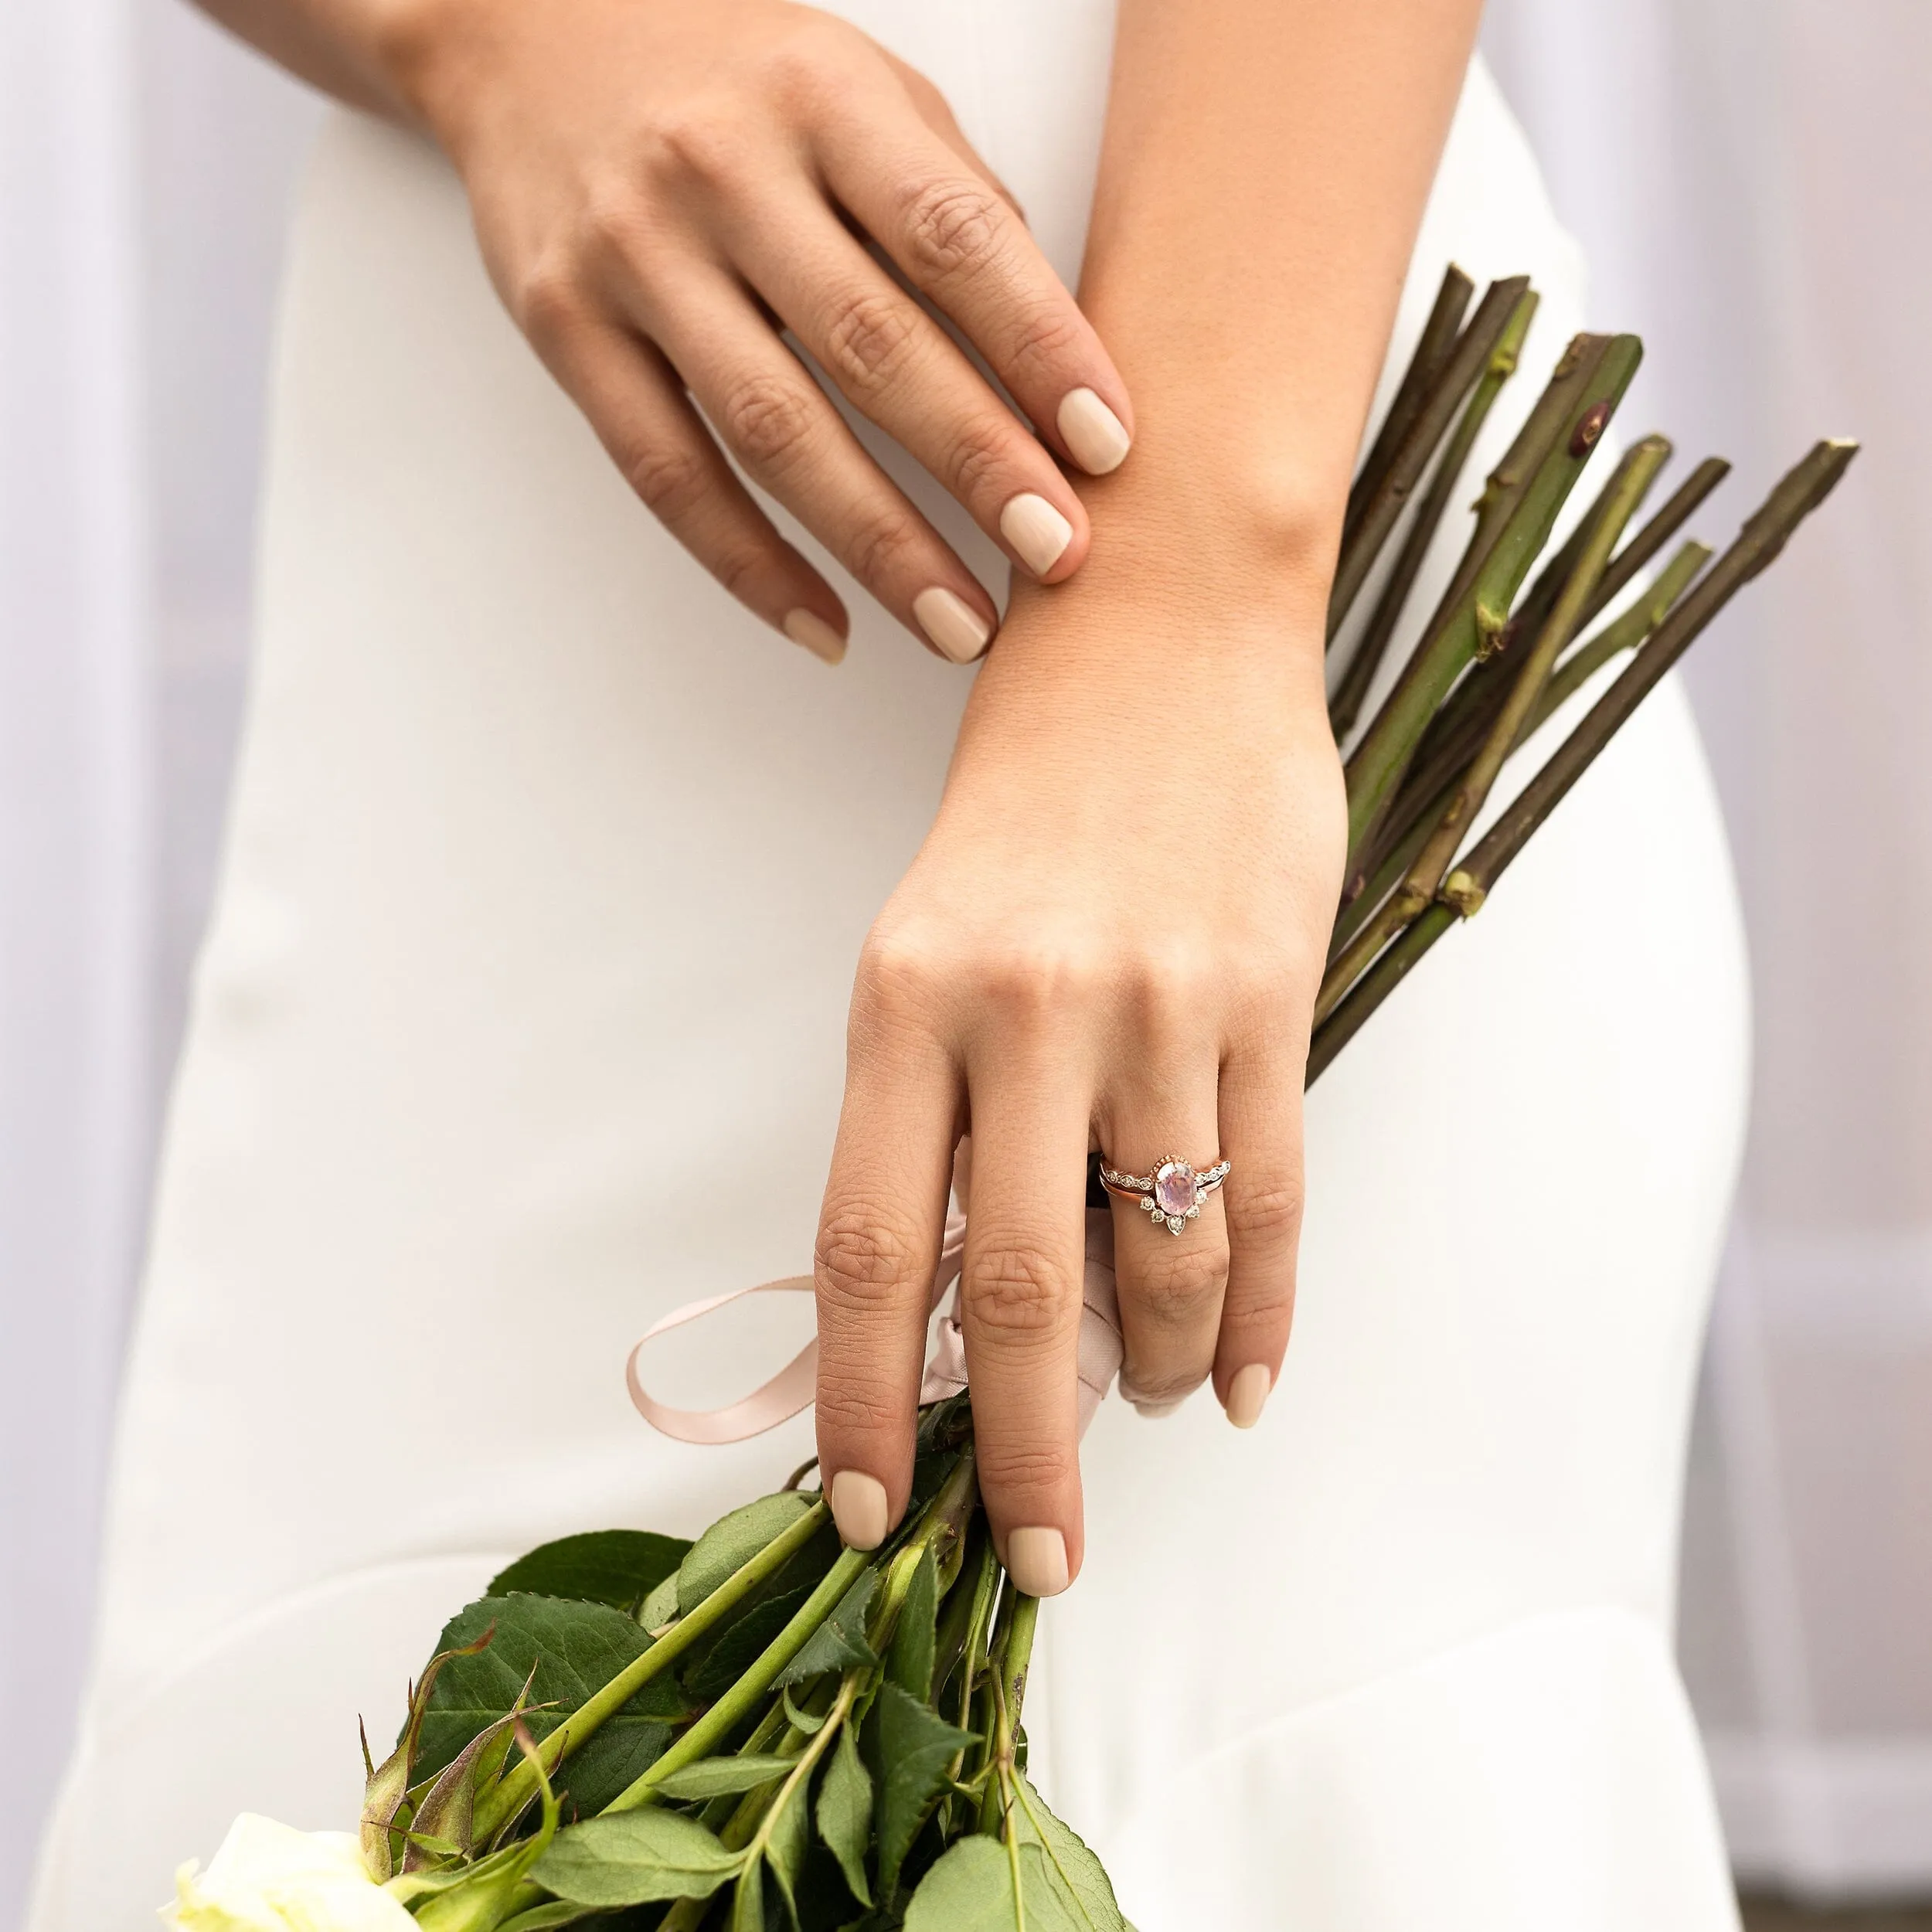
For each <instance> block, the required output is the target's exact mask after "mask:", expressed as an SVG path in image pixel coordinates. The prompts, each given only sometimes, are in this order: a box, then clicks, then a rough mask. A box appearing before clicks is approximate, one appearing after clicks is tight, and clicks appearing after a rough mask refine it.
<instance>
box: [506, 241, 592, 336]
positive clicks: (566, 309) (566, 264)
mask: <svg viewBox="0 0 1932 1932" xmlns="http://www.w3.org/2000/svg"><path fill="white" fill-rule="evenodd" d="M589 307H590V305H589V304H588V302H587V300H586V298H585V294H584V287H583V278H582V277H581V276H580V274H578V272H577V265H576V264H575V263H574V262H573V261H571V260H569V259H567V258H566V257H565V256H564V255H563V253H561V252H560V251H558V250H548V251H546V252H545V253H543V254H540V255H539V256H538V257H536V260H533V261H532V262H531V264H529V267H526V269H525V270H524V271H523V273H522V275H520V276H519V277H518V278H517V281H516V283H515V287H514V288H513V290H512V296H511V301H510V309H511V312H512V315H514V316H515V318H516V323H517V326H518V327H519V328H520V329H522V332H523V333H524V334H525V335H527V336H528V337H529V338H530V340H531V341H532V342H534V343H536V345H538V346H539V348H543V347H544V346H546V345H549V344H551V343H553V342H558V341H560V339H561V338H563V337H564V336H566V335H568V334H569V333H570V331H571V330H572V329H573V328H576V327H577V326H578V325H580V323H582V322H583V321H584V320H585V319H586V318H587V315H588V314H589Z"/></svg>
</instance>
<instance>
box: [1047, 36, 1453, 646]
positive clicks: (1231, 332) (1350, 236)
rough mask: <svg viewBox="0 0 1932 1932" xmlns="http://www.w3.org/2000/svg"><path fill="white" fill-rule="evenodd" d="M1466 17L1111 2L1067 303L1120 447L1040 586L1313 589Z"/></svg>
mask: <svg viewBox="0 0 1932 1932" xmlns="http://www.w3.org/2000/svg"><path fill="white" fill-rule="evenodd" d="M1480 12H1481V7H1480V4H1479V0H1121V9H1120V24H1119V29H1118V39H1117V49H1116V53H1115V60H1114V80H1113V92H1112V98H1111V104H1110V107H1109V111H1108V116H1107V134H1106V142H1105V147H1104V152H1103V156H1102V161H1101V167H1100V180H1099V185H1098V189H1097V194H1096V197H1095V204H1094V218H1093V224H1092V228H1091V231H1090V239H1089V242H1088V247H1087V263H1086V267H1085V270H1084V273H1083V285H1082V288H1081V291H1080V293H1081V301H1082V305H1083V307H1084V308H1085V309H1086V311H1087V314H1088V315H1089V316H1090V318H1091V319H1092V321H1094V325H1095V326H1096V327H1097V328H1098V330H1099V331H1100V335H1101V337H1102V338H1103V339H1104V341H1105V342H1107V344H1108V345H1109V346H1110V347H1111V349H1112V351H1113V353H1114V357H1115V359H1116V361H1117V364H1118V366H1119V367H1120V369H1121V372H1122V373H1123V375H1124V376H1125V378H1126V380H1127V383H1128V387H1129V389H1130V391H1131V393H1132V395H1133V396H1134V410H1135V418H1136V421H1135V431H1134V454H1133V457H1132V459H1131V461H1129V462H1128V463H1127V464H1125V465H1124V467H1123V468H1121V471H1119V472H1118V474H1116V475H1114V476H1112V477H1109V478H1103V479H1100V481H1097V482H1094V483H1093V484H1090V485H1085V486H1083V495H1085V496H1086V497H1087V501H1088V502H1089V504H1090V506H1091V509H1092V514H1093V519H1094V551H1093V555H1092V557H1091V559H1090V562H1089V563H1088V565H1087V569H1086V570H1085V571H1084V572H1083V573H1082V576H1081V577H1080V580H1078V583H1077V585H1070V586H1068V587H1066V591H1065V592H1064V593H1060V592H1056V594H1055V596H1056V598H1057V597H1060V596H1061V595H1066V596H1068V597H1076V596H1077V597H1078V598H1079V599H1080V600H1082V601H1087V600H1109V599H1117V598H1119V597H1123V596H1124V597H1128V598H1129V599H1130V600H1131V601H1132V602H1133V603H1134V604H1137V605H1138V606H1139V607H1142V608H1147V607H1149V606H1150V605H1151V606H1153V607H1156V608H1158V607H1161V606H1162V605H1163V604H1165V605H1167V606H1168V608H1169V609H1170V611H1171V612H1172V614H1173V615H1175V617H1182V616H1184V614H1185V613H1186V612H1187V611H1189V609H1190V608H1192V609H1196V610H1198V609H1199V607H1200V604H1201V600H1202V598H1203V597H1211V598H1212V599H1213V602H1214V603H1215V604H1216V605H1219V606H1221V607H1226V605H1227V604H1229V603H1230V601H1233V600H1248V601H1250V603H1251V604H1253V606H1254V607H1257V608H1258V609H1267V608H1270V607H1274V608H1278V607H1279V606H1280V603H1281V599H1282V597H1284V595H1294V596H1298V597H1301V599H1302V600H1304V601H1306V600H1311V599H1325V596H1326V589H1327V580H1328V571H1329V570H1330V568H1331V566H1332V561H1333V557H1334V553H1335V543H1336V540H1337V538H1338V533H1339V530H1340V526H1341V518H1342V508H1343V505H1344V502H1345V498H1346V495H1347V490H1348V485H1349V474H1350V470H1351V468H1352V463H1353V461H1354V457H1355V452H1356V449H1357V447H1358V445H1359V440H1360V437H1361V434H1362V427H1363V423H1364V420H1365V418H1366V413H1367V410H1368V407H1369V401H1370V400H1371V397H1372V393H1373V390H1374V387H1375V382H1376V375H1377V372H1378V371H1379V369H1380V366H1381V363H1382V360H1383V355H1384V353H1385V351H1386V345H1387V342H1388V338H1389V330H1390V328H1391V326H1392V325H1393V318H1394V315H1395V308H1396V301H1397V299H1398V298H1399V296H1400V292H1401V288H1402V283H1403V275H1404V273H1405V271H1406V268H1407V266H1408V261H1409V257H1410V251H1411V250H1412V248H1413V245H1414V241H1415V235H1416V231H1417V226H1418V225H1419V224H1420V219H1421V216H1422V210H1423V204H1424V202H1426V200H1427V196H1428V191H1429V186H1430V182H1431V180H1432V179H1433V178H1434V172H1435V168H1436V165H1437V160H1438V158H1439V157H1440V152H1441V148H1442V145H1443V142H1444V138H1446V136H1447V131H1448V126H1449V121H1450V118H1451V114H1453V112H1454V107H1455V103H1456V99H1457V96H1458V92H1459V90H1460V89H1461V82H1462V77H1463V73H1464V68H1465V66H1466V65H1467V63H1468V56H1469V50H1470V46H1471V42H1472V40H1473V38H1474V36H1475V29H1476V24H1477V21H1478V15H1479V14H1480ZM1150 634H1153V632H1152V631H1151V630H1150ZM1319 636H1320V627H1319V625H1318V624H1317V625H1315V627H1313V628H1312V629H1311V631H1308V638H1307V643H1308V645H1310V646H1311V647H1312V648H1314V649H1315V650H1316V651H1318V648H1319Z"/></svg>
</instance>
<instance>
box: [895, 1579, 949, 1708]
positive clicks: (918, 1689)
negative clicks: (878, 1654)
mask: <svg viewBox="0 0 1932 1932" xmlns="http://www.w3.org/2000/svg"><path fill="white" fill-rule="evenodd" d="M938 1641H939V1566H938V1564H937V1563H935V1562H934V1560H933V1546H932V1545H931V1544H930V1543H928V1544H927V1546H926V1549H925V1553H924V1554H923V1556H920V1560H919V1566H918V1567H917V1569H916V1570H913V1580H912V1582H911V1583H910V1586H909V1587H908V1588H907V1590H906V1600H905V1602H904V1603H903V1604H901V1605H900V1610H899V1623H898V1625H897V1627H896V1628H895V1629H894V1631H893V1645H892V1655H891V1657H890V1658H889V1660H888V1662H887V1664H886V1674H887V1675H889V1677H890V1678H891V1679H892V1681H893V1682H894V1683H895V1684H896V1685H898V1686H899V1687H900V1689H901V1690H903V1691H905V1692H907V1693H908V1694H909V1695H910V1696H913V1697H916V1698H917V1699H919V1701H920V1702H921V1703H922V1704H930V1702H932V1701H933V1652H934V1648H936V1646H937V1643H938Z"/></svg>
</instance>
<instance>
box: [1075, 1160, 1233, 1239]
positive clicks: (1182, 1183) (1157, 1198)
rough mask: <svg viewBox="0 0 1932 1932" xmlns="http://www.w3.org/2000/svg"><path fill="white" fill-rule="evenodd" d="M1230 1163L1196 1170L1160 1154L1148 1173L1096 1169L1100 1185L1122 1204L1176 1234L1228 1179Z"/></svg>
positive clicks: (1186, 1163) (1221, 1163) (1226, 1162)
mask: <svg viewBox="0 0 1932 1932" xmlns="http://www.w3.org/2000/svg"><path fill="white" fill-rule="evenodd" d="M1232 1166H1233V1162H1231V1161H1217V1162H1216V1163H1215V1164H1214V1165H1213V1166H1212V1167H1210V1168H1196V1167H1194V1166H1193V1165H1191V1164H1190V1163H1189V1162H1186V1161H1184V1160H1182V1158H1180V1156H1179V1155H1176V1154H1169V1155H1164V1156H1163V1157H1162V1159H1161V1160H1160V1161H1159V1162H1157V1163H1156V1165H1155V1169H1154V1172H1152V1173H1151V1174H1121V1173H1118V1172H1116V1171H1115V1170H1114V1168H1111V1167H1103V1168H1101V1169H1100V1185H1101V1186H1103V1187H1104V1188H1105V1189H1107V1192H1108V1193H1110V1194H1117V1195H1118V1196H1120V1198H1121V1199H1122V1200H1123V1201H1132V1202H1134V1203H1135V1204H1136V1205H1137V1206H1140V1207H1142V1208H1144V1209H1146V1211H1147V1213H1148V1215H1149V1216H1151V1217H1152V1219H1154V1220H1155V1222H1157V1223H1159V1224H1160V1225H1161V1226H1164V1227H1165V1229H1166V1230H1167V1231H1168V1233H1170V1234H1179V1233H1180V1232H1181V1230H1182V1229H1183V1228H1185V1226H1187V1224H1188V1223H1189V1222H1190V1221H1192V1220H1196V1219H1199V1216H1200V1213H1201V1203H1202V1202H1203V1201H1205V1200H1206V1199H1207V1197H1208V1196H1209V1195H1210V1194H1212V1193H1213V1192H1214V1190H1215V1189H1216V1188H1218V1187H1219V1185H1221V1183H1222V1182H1223V1181H1225V1180H1226V1179H1227V1178H1228V1169H1229V1168H1230V1167H1232Z"/></svg>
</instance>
